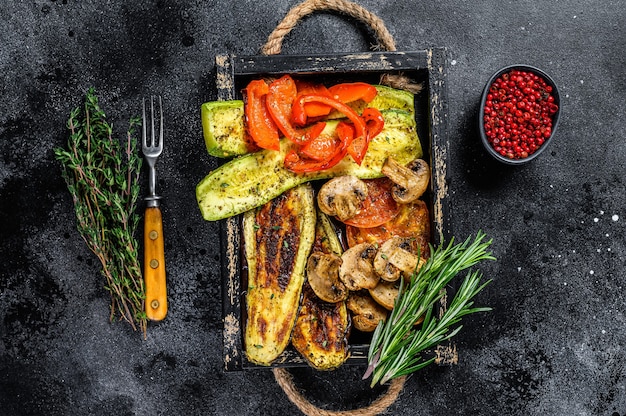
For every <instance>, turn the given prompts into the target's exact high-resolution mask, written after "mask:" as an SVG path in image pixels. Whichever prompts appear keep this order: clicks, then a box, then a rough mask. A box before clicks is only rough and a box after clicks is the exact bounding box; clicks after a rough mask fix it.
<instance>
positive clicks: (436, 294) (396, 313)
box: [363, 232, 495, 387]
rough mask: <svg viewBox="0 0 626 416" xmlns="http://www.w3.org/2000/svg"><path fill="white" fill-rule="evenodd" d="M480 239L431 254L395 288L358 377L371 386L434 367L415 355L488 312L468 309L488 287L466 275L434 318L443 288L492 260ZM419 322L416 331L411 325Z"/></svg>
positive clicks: (486, 244)
mask: <svg viewBox="0 0 626 416" xmlns="http://www.w3.org/2000/svg"><path fill="white" fill-rule="evenodd" d="M484 237H485V234H484V233H482V232H478V234H477V236H476V238H475V239H474V241H473V242H471V241H470V239H469V238H468V239H467V240H465V241H464V242H463V243H461V244H456V245H454V244H453V242H454V241H453V240H452V241H450V243H449V244H448V245H447V246H445V247H444V246H443V245H442V246H440V247H438V248H437V249H434V250H432V254H431V256H430V258H429V259H428V261H427V262H426V263H425V264H424V265H423V266H422V267H421V268H420V270H419V271H417V272H416V273H414V274H413V275H412V276H411V279H410V281H409V283H408V285H407V287H406V288H405V287H404V285H405V282H404V281H401V283H400V295H399V296H398V297H397V298H396V302H395V304H394V308H393V310H392V311H391V313H390V315H389V317H388V319H387V320H386V321H385V322H381V323H380V324H379V325H378V327H377V328H376V330H375V331H374V334H373V336H372V342H371V344H370V348H369V351H368V356H367V360H368V364H369V365H368V368H367V371H366V372H365V375H364V376H363V379H366V378H368V377H370V376H372V381H371V386H372V387H373V386H375V385H376V383H380V384H384V383H386V382H387V381H389V380H391V379H393V378H396V377H400V376H404V375H408V374H410V373H413V372H415V371H417V370H419V369H421V368H423V367H426V366H427V365H429V364H431V363H432V362H434V360H435V358H434V357H433V358H423V357H422V355H420V353H422V352H423V351H424V350H427V349H429V348H431V347H434V346H436V345H438V344H439V343H441V342H443V341H445V340H448V339H450V338H451V337H453V336H454V335H456V334H457V333H458V332H459V330H460V329H461V327H462V326H461V325H458V326H456V327H455V325H457V324H458V323H459V322H460V320H461V318H462V317H463V316H465V315H469V314H472V313H475V312H484V311H489V310H491V308H486V307H482V308H481V307H477V308H472V306H473V304H474V302H473V301H472V299H473V298H474V297H475V296H476V295H477V294H478V293H479V292H480V291H481V290H482V289H483V288H484V287H485V286H486V285H487V284H488V283H489V282H490V281H487V282H485V283H482V284H481V283H480V279H481V277H482V274H481V273H480V272H478V271H472V272H469V273H468V274H467V276H466V277H465V279H464V280H463V282H462V283H461V285H460V287H459V290H458V291H457V293H456V295H455V296H454V298H453V300H452V302H451V303H450V305H449V306H448V308H447V309H446V311H445V312H444V313H443V315H442V316H441V317H436V316H434V315H435V312H436V311H435V310H434V308H435V305H436V303H437V301H439V300H440V299H441V298H442V297H443V296H444V295H445V291H444V289H445V287H446V286H447V285H448V284H449V283H450V281H451V280H452V279H453V278H454V277H455V276H456V275H457V274H458V273H459V272H461V271H462V270H465V269H468V268H470V267H472V266H474V265H476V264H477V263H479V262H480V261H482V260H495V258H494V257H492V256H491V254H490V253H488V252H487V251H486V250H487V248H488V247H489V245H491V240H489V241H483V240H484ZM421 316H423V317H424V320H423V322H422V324H421V325H419V326H416V325H415V322H416V320H417V319H418V318H419V317H421ZM453 327H454V328H453Z"/></svg>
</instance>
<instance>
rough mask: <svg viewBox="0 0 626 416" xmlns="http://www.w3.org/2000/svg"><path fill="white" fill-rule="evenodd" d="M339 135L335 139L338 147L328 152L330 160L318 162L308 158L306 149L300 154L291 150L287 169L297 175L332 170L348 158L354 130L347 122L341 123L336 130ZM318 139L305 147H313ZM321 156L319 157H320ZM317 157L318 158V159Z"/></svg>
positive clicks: (330, 147)
mask: <svg viewBox="0 0 626 416" xmlns="http://www.w3.org/2000/svg"><path fill="white" fill-rule="evenodd" d="M335 132H336V133H337V137H336V138H334V140H335V144H336V146H335V147H334V148H332V146H329V148H328V149H326V151H327V155H328V159H327V160H316V159H313V158H308V157H306V153H307V152H305V151H304V148H303V149H301V150H300V151H299V152H298V151H296V150H291V151H289V152H288V153H287V155H286V156H285V162H284V163H285V167H286V168H287V169H289V170H290V171H292V172H296V173H306V172H317V171H320V170H324V169H330V168H332V167H333V166H335V165H336V164H338V163H339V162H341V160H342V159H343V158H344V157H345V156H346V154H347V148H348V146H349V145H350V143H351V142H352V139H353V138H354V128H353V127H352V126H351V125H350V124H348V123H345V122H340V123H339V124H338V125H337V128H336V130H335ZM315 141H316V139H314V140H312V141H311V142H309V143H307V144H306V145H305V147H307V146H309V145H312V143H314V142H315ZM318 156H319V155H318ZM318 156H316V158H317V157H318Z"/></svg>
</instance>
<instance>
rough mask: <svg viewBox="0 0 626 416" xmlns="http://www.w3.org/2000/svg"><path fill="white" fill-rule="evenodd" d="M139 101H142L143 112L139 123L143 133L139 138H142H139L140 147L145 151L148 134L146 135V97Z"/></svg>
mask: <svg viewBox="0 0 626 416" xmlns="http://www.w3.org/2000/svg"><path fill="white" fill-rule="evenodd" d="M141 101H142V103H143V113H142V116H143V117H142V120H143V122H142V123H141V127H142V129H143V130H142V131H143V134H142V136H141V139H142V140H141V146H142V148H143V149H144V151H145V149H146V147H148V140H147V137H148V135H147V132H146V99H145V98H144V99H143V100H141Z"/></svg>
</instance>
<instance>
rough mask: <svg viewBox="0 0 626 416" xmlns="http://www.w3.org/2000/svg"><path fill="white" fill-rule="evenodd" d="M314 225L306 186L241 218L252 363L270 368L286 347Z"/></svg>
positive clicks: (311, 200)
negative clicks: (246, 271) (246, 267)
mask: <svg viewBox="0 0 626 416" xmlns="http://www.w3.org/2000/svg"><path fill="white" fill-rule="evenodd" d="M315 224H316V212H315V199H314V194H313V188H312V187H311V185H308V184H304V185H299V186H297V187H295V188H292V189H291V190H289V191H288V192H285V193H284V194H282V195H280V196H278V197H277V198H275V199H273V200H272V201H270V202H268V203H266V204H264V205H263V206H261V207H260V208H258V209H254V210H251V211H248V212H246V213H245V214H244V219H243V231H244V244H245V253H246V261H247V266H248V290H247V294H246V311H247V319H246V328H245V335H244V346H245V350H246V355H247V357H248V360H249V361H251V362H253V363H256V364H259V365H270V364H271V363H272V362H273V361H274V360H275V359H276V358H277V357H278V356H279V355H280V354H281V353H282V352H283V351H284V350H285V348H286V347H287V345H288V344H289V339H290V336H291V332H292V329H293V326H294V323H295V321H296V318H297V313H298V304H299V302H300V296H301V294H302V285H303V283H304V279H305V276H304V275H305V267H306V262H307V258H308V256H309V254H310V252H311V248H312V246H313V241H314V238H315Z"/></svg>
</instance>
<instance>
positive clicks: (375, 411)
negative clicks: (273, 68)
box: [261, 0, 421, 416]
mask: <svg viewBox="0 0 626 416" xmlns="http://www.w3.org/2000/svg"><path fill="white" fill-rule="evenodd" d="M323 10H329V11H335V12H339V13H343V14H346V15H348V16H351V17H353V18H355V19H357V20H359V21H361V22H363V23H365V24H366V25H368V26H369V27H370V28H371V29H372V30H373V31H374V33H375V34H376V37H377V38H378V42H379V45H377V46H376V47H375V49H382V50H387V51H395V50H396V43H395V41H394V40H393V37H392V36H391V34H390V33H389V31H388V30H387V28H386V27H385V24H384V22H383V21H382V20H381V19H380V18H379V17H378V16H376V15H375V14H373V13H371V12H369V11H368V10H367V9H365V8H363V7H362V6H360V5H358V4H356V3H354V2H351V1H348V0H305V1H304V2H302V3H300V4H298V5H297V6H295V7H293V8H292V9H291V10H290V11H289V12H288V13H287V14H286V15H285V17H284V18H283V20H282V21H281V22H280V23H278V25H277V26H276V28H275V29H274V30H273V31H272V33H271V34H270V35H269V37H268V39H267V42H266V43H265V45H264V46H263V47H262V48H261V53H262V54H263V55H278V54H279V53H280V52H281V49H282V44H283V41H284V39H285V36H287V34H288V33H289V32H291V31H292V30H293V28H294V27H295V26H296V25H297V24H298V22H299V21H300V20H301V19H302V18H303V17H305V16H307V15H309V14H312V13H314V12H317V11H323ZM380 83H381V84H385V85H388V86H390V87H393V88H399V89H405V90H408V91H411V92H413V93H414V94H416V93H418V92H419V91H420V90H421V84H415V83H413V82H411V81H410V80H409V79H408V78H406V77H404V76H403V75H395V74H384V75H383V76H381V80H380ZM273 373H274V378H275V379H276V382H277V383H278V385H279V386H280V387H281V388H282V389H283V391H284V392H285V394H286V395H287V397H288V398H289V400H290V401H291V402H292V403H293V404H295V405H296V406H297V407H298V409H300V411H301V412H302V413H304V414H305V415H307V416H376V415H379V414H380V413H383V412H384V411H386V410H387V409H388V408H389V406H391V405H392V404H393V403H394V402H395V401H396V399H397V398H398V396H399V395H400V393H401V392H402V389H403V388H404V384H405V382H406V376H403V377H398V378H396V379H393V380H392V381H391V382H390V384H389V388H388V389H387V391H386V392H385V394H383V395H382V396H380V397H378V398H377V399H376V400H374V401H373V402H372V403H371V404H370V405H369V406H367V407H364V408H360V409H354V410H345V411H333V410H325V409H320V408H318V407H317V406H315V405H314V404H312V403H311V402H310V401H309V400H308V399H307V398H306V397H304V395H303V394H302V392H300V391H299V390H298V389H297V388H296V386H295V385H294V381H293V377H292V375H291V374H290V373H289V372H288V371H287V370H286V369H284V368H274V369H273Z"/></svg>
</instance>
